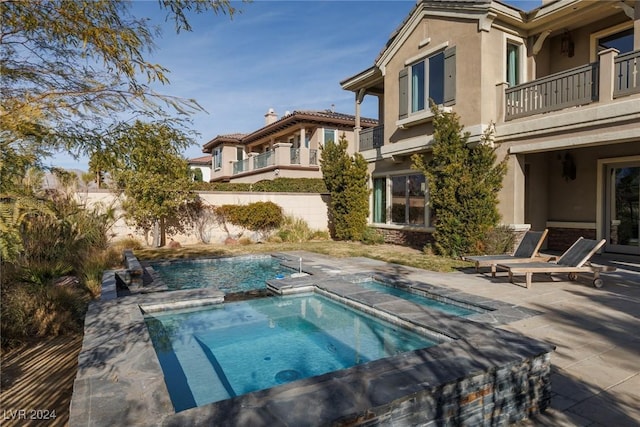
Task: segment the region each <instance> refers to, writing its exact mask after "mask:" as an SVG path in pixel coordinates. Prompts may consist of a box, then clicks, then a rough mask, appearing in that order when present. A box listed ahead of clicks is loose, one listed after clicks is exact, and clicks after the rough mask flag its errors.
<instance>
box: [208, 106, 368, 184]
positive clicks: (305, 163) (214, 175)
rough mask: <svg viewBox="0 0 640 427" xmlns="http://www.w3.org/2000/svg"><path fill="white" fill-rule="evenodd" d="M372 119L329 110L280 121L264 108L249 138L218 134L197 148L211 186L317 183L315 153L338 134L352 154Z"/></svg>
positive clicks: (287, 116)
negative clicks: (206, 156) (208, 158)
mask: <svg viewBox="0 0 640 427" xmlns="http://www.w3.org/2000/svg"><path fill="white" fill-rule="evenodd" d="M377 124H378V121H377V120H372V119H366V118H360V117H358V118H356V117H354V116H351V115H348V114H342V113H336V112H334V111H331V110H325V111H293V112H292V113H289V112H287V113H285V115H284V116H283V117H281V118H278V115H277V114H276V113H275V112H274V111H273V109H269V111H268V112H267V113H266V114H265V125H264V126H263V127H261V128H260V129H258V130H256V131H254V132H252V133H249V134H239V133H236V134H231V135H218V136H216V137H215V138H213V139H212V140H211V141H209V142H207V143H206V144H205V145H204V146H203V151H204V152H205V153H211V155H212V162H211V166H212V167H211V169H212V172H211V179H210V181H211V182H218V181H228V182H238V183H254V182H257V181H261V180H265V179H274V178H278V177H283V178H284V177H286V178H322V172H321V170H320V152H319V149H320V147H322V146H323V145H324V143H325V142H327V141H329V140H331V141H334V142H337V141H338V140H339V138H340V137H342V136H343V135H344V137H345V138H346V140H347V141H348V142H349V148H348V150H349V152H350V153H351V154H353V153H355V151H356V145H355V135H356V134H357V132H358V131H359V130H361V129H373V128H374V127H375V126H376V125H377Z"/></svg>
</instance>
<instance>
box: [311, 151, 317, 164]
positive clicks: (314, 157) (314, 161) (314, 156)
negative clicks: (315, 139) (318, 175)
mask: <svg viewBox="0 0 640 427" xmlns="http://www.w3.org/2000/svg"><path fill="white" fill-rule="evenodd" d="M309 164H310V165H317V164H318V150H316V149H315V148H311V149H310V150H309Z"/></svg>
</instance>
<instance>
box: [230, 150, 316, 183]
mask: <svg viewBox="0 0 640 427" xmlns="http://www.w3.org/2000/svg"><path fill="white" fill-rule="evenodd" d="M231 164H232V168H231V171H232V179H236V178H237V179H244V180H248V179H249V176H251V177H254V178H256V177H258V176H259V178H260V179H271V178H273V173H274V172H273V171H274V170H277V175H276V176H292V177H294V176H295V177H309V178H317V177H320V176H321V175H320V176H318V174H319V173H320V172H319V168H318V150H315V149H309V148H305V147H301V148H293V147H292V146H291V144H290V143H277V144H274V145H273V150H271V151H266V152H264V153H260V154H257V153H249V158H247V159H244V160H238V161H232V162H231ZM268 174H271V175H268ZM306 175H308V176H306ZM256 179H257V178H256ZM238 182H240V181H238Z"/></svg>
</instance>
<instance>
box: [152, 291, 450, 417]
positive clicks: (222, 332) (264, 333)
mask: <svg viewBox="0 0 640 427" xmlns="http://www.w3.org/2000/svg"><path fill="white" fill-rule="evenodd" d="M145 321H146V323H147V326H148V329H149V332H150V335H151V339H152V342H153V345H154V348H155V349H156V353H157V355H158V359H159V361H160V365H161V366H162V369H163V372H164V377H165V382H166V384H167V388H168V390H169V394H170V396H171V400H172V402H173V405H174V408H175V410H176V412H178V411H182V410H185V409H188V408H192V407H195V406H201V405H204V404H207V403H211V402H216V401H220V400H225V399H228V398H231V397H234V396H238V395H241V394H245V393H249V392H252V391H256V390H262V389H267V388H271V387H274V386H277V385H280V384H285V383H288V382H291V381H295V380H298V379H301V378H307V377H311V376H316V375H320V374H324V373H327V372H332V371H337V370H341V369H346V368H349V367H352V366H354V365H358V364H361V363H366V362H369V361H372V360H376V359H381V358H384V357H389V356H393V355H396V354H399V353H403V352H406V351H410V350H415V349H418V348H425V347H430V346H433V345H436V344H439V342H438V341H436V339H435V338H427V337H425V336H422V335H420V334H418V333H416V332H413V331H410V330H408V329H404V328H402V327H400V326H396V325H393V324H391V323H389V322H387V321H384V320H381V319H378V318H375V317H373V316H369V315H367V314H365V313H363V312H360V311H357V310H354V309H351V308H349V307H347V306H345V305H343V304H341V303H338V302H335V301H333V300H331V299H328V298H325V297H323V296H320V295H315V294H305V295H294V296H284V297H273V298H259V299H253V300H248V301H242V302H235V303H225V304H219V305H216V306H210V307H208V308H207V309H204V310H200V311H169V312H162V313H156V314H153V315H152V316H150V315H149V316H147V317H145Z"/></svg>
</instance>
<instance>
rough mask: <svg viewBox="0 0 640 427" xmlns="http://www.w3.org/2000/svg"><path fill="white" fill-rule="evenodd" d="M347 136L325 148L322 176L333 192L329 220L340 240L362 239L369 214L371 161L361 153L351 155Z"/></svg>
mask: <svg viewBox="0 0 640 427" xmlns="http://www.w3.org/2000/svg"><path fill="white" fill-rule="evenodd" d="M348 145H349V144H348V142H347V140H346V138H345V136H344V134H343V135H342V136H340V140H339V141H338V142H337V143H335V142H333V141H328V142H326V143H325V145H324V147H322V151H321V155H320V166H321V167H322V178H323V180H324V183H325V186H326V187H327V190H328V191H329V194H330V195H331V202H330V203H329V221H330V223H331V225H332V227H331V229H332V232H333V237H334V238H335V239H337V240H362V237H363V234H364V232H365V230H366V228H367V216H368V215H369V190H368V189H367V162H366V160H365V159H364V158H363V157H362V155H361V154H360V153H356V154H355V155H354V156H350V155H349V154H348V153H347V147H348Z"/></svg>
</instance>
